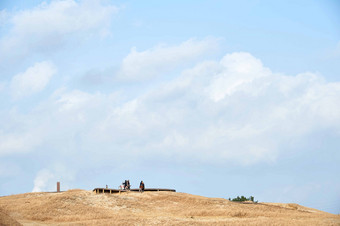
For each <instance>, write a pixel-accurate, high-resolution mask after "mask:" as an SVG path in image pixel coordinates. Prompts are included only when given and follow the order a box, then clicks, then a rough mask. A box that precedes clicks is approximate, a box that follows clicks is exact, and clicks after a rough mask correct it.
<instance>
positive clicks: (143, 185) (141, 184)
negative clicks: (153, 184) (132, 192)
mask: <svg viewBox="0 0 340 226" xmlns="http://www.w3.org/2000/svg"><path fill="white" fill-rule="evenodd" d="M144 189H145V184H144V182H143V181H141V182H140V184H139V191H140V192H144Z"/></svg>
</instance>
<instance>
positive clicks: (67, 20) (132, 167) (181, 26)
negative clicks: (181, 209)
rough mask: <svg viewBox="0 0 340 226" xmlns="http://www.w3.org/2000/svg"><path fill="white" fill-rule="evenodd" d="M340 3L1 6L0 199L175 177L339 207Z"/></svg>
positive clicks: (210, 193)
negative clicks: (6, 196)
mask: <svg viewBox="0 0 340 226" xmlns="http://www.w3.org/2000/svg"><path fill="white" fill-rule="evenodd" d="M339 162H340V2H339V1H337V0H323V1H321V0H308V1H307V0H301V1H265V0H251V1H243V0H241V1H218V0H213V1H203V0H199V1H110V0H96V1H94V0H80V1H76V0H56V1H40V0H31V1H19V0H18V1H9V0H8V1H7V0H2V1H0V195H1V196H4V195H11V194H18V193H25V192H32V191H33V192H38V191H54V190H56V182H57V181H60V182H61V189H62V190H67V189H74V188H81V189H88V190H91V189H93V188H95V187H105V185H108V186H109V187H111V188H117V187H118V186H119V185H120V184H121V182H122V181H124V180H125V179H129V180H130V182H131V185H132V187H137V186H138V185H139V182H140V181H141V180H143V181H144V182H145V185H146V187H159V188H172V189H176V190H177V191H178V192H185V193H191V194H196V195H202V196H207V197H220V198H226V199H227V198H229V197H231V198H233V197H236V196H238V195H239V196H241V195H244V196H247V197H249V196H254V197H255V200H258V201H260V202H282V203H298V204H300V205H304V206H308V207H312V208H316V209H320V210H323V211H327V212H330V213H334V214H339V213H340V177H339V172H340V164H339Z"/></svg>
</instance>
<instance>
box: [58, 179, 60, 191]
mask: <svg viewBox="0 0 340 226" xmlns="http://www.w3.org/2000/svg"><path fill="white" fill-rule="evenodd" d="M57 192H60V182H59V181H58V182H57Z"/></svg>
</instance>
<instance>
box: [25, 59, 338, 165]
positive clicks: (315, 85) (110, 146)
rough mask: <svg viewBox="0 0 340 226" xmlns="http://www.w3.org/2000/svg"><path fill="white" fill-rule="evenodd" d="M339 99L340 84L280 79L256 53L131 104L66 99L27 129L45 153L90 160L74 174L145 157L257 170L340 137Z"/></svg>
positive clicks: (215, 64)
mask: <svg viewBox="0 0 340 226" xmlns="http://www.w3.org/2000/svg"><path fill="white" fill-rule="evenodd" d="M126 91H127V92H128V91H129V90H128V89H127V90H126ZM121 92H123V93H124V89H123V90H122V91H121ZM339 99H340V83H338V82H326V81H325V80H324V79H323V78H322V77H321V76H320V75H317V74H314V73H310V72H309V73H302V74H298V75H296V76H287V75H282V74H275V73H273V72H271V71H270V70H269V69H268V68H266V67H264V66H263V65H262V63H261V61H260V60H258V59H256V58H255V57H254V56H252V55H250V54H249V53H232V54H227V55H226V56H225V57H223V58H222V59H221V60H220V61H208V62H202V63H200V64H197V65H196V66H195V67H193V68H191V69H188V70H185V71H183V72H182V74H181V75H180V76H178V77H177V78H176V79H173V80H172V81H170V82H166V83H164V84H163V85H154V86H153V87H152V88H151V89H149V91H148V92H147V93H145V94H144V95H139V96H136V97H135V98H133V99H130V100H124V98H122V97H121V96H119V95H117V94H116V93H113V94H104V93H100V92H97V93H87V92H84V91H80V90H73V91H68V90H60V91H58V92H56V93H55V94H54V95H52V97H50V98H49V99H48V100H46V101H45V102H43V103H41V104H40V106H39V107H38V108H36V109H34V111H32V112H31V113H29V114H28V115H27V117H25V120H27V121H31V122H32V125H31V126H30V128H34V127H36V128H39V127H40V130H39V131H43V132H40V133H39V134H40V135H41V136H40V139H41V141H42V142H41V143H40V144H39V145H40V146H41V147H49V148H50V149H51V150H50V151H53V153H54V154H55V155H56V156H58V155H61V156H64V157H65V159H68V158H70V159H72V158H73V157H74V158H77V157H78V156H84V157H83V158H82V161H80V162H79V163H78V162H77V163H74V167H82V166H81V164H85V165H86V164H90V165H91V166H95V165H96V164H100V165H103V164H104V165H105V163H107V164H120V162H124V161H125V160H124V159H126V158H128V159H129V161H138V159H140V158H143V159H144V158H148V157H150V158H166V159H171V160H173V161H183V162H185V161H188V159H190V161H196V162H207V163H216V162H218V163H225V162H228V161H233V162H237V163H240V164H253V163H259V162H271V161H276V159H277V158H278V156H279V155H280V154H282V153H284V152H288V151H290V150H289V149H286V150H282V147H285V144H286V143H289V142H291V140H297V142H302V143H303V142H306V139H305V138H307V137H308V136H309V135H310V134H311V133H313V132H315V131H318V130H320V129H322V130H327V131H332V132H335V133H336V134H337V135H340V105H339V101H338V100H339ZM25 131H27V130H25ZM36 148H37V146H35V147H32V148H31V149H32V150H35V149H36ZM66 156H67V158H66ZM85 156H86V157H85ZM63 159H64V158H63ZM77 164H79V165H78V166H75V165H77Z"/></svg>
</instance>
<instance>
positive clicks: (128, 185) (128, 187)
mask: <svg viewBox="0 0 340 226" xmlns="http://www.w3.org/2000/svg"><path fill="white" fill-rule="evenodd" d="M130 187H131V185H130V181H129V180H127V189H128V190H130Z"/></svg>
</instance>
